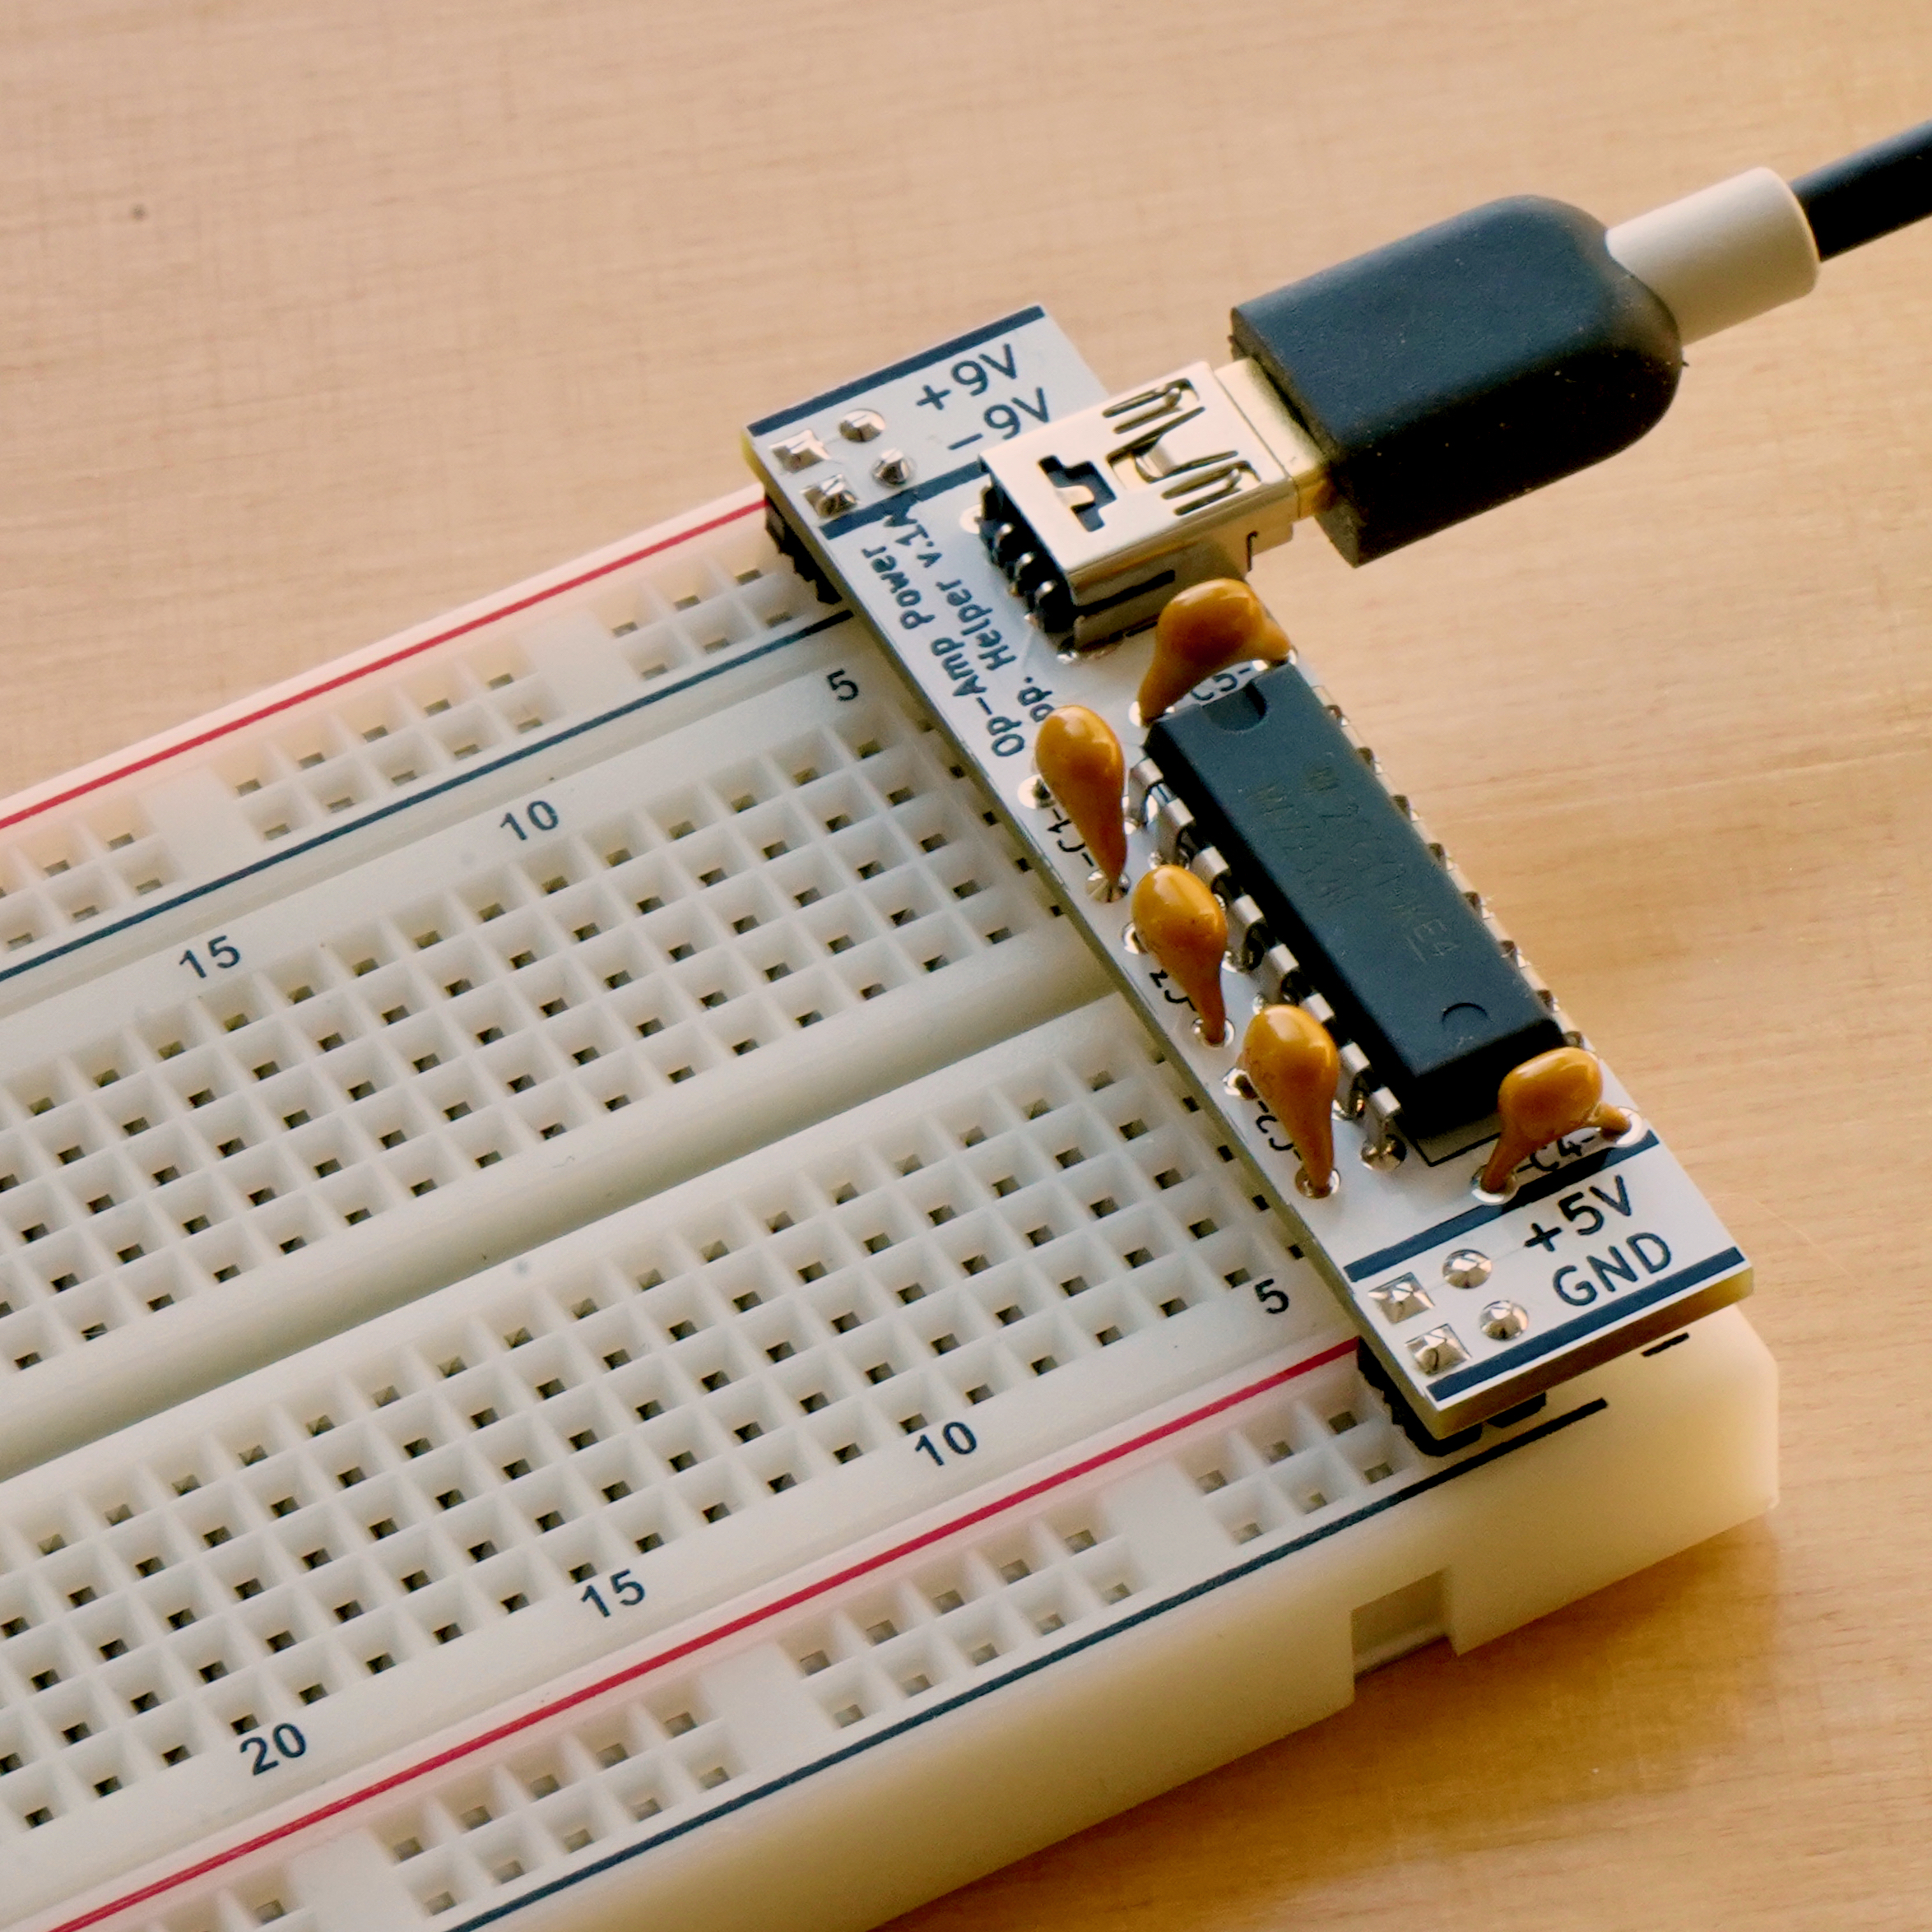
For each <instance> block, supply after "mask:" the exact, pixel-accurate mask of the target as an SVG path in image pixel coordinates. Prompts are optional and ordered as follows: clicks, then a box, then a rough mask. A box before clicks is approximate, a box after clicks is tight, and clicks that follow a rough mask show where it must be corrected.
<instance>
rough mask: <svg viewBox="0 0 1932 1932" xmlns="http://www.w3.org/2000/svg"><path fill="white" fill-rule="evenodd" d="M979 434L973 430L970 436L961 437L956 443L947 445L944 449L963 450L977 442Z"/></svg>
mask: <svg viewBox="0 0 1932 1932" xmlns="http://www.w3.org/2000/svg"><path fill="white" fill-rule="evenodd" d="M980 434H981V432H980V431H979V430H974V431H973V434H971V435H970V436H962V437H961V438H960V439H959V441H958V442H957V443H949V444H947V445H946V448H948V449H964V448H965V447H966V445H967V444H968V443H977V442H978V440H979V439H980Z"/></svg>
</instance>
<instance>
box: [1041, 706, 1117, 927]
mask: <svg viewBox="0 0 1932 1932" xmlns="http://www.w3.org/2000/svg"><path fill="white" fill-rule="evenodd" d="M1033 765H1034V769H1036V770H1037V771H1038V773H1039V774H1040V781H1041V783H1043V784H1044V785H1045V786H1046V787H1047V790H1048V791H1049V792H1052V794H1053V798H1054V801H1055V802H1056V803H1057V805H1058V806H1059V807H1060V809H1061V810H1062V811H1063V812H1065V813H1066V815H1067V817H1068V818H1070V820H1072V821H1073V829H1075V831H1076V832H1078V833H1079V834H1080V843H1082V844H1083V845H1084V846H1085V847H1086V848H1087V850H1088V851H1089V852H1091V853H1092V854H1093V857H1094V865H1095V866H1096V867H1097V868H1098V871H1099V873H1100V875H1101V877H1102V878H1103V880H1105V881H1106V884H1107V886H1108V890H1109V891H1110V892H1112V891H1115V890H1117V889H1118V888H1119V885H1120V882H1121V875H1122V873H1123V872H1125V871H1126V869H1127V829H1126V820H1124V818H1123V817H1122V801H1121V794H1122V788H1123V787H1124V786H1125V785H1126V776H1127V757H1126V753H1125V752H1124V751H1123V750H1122V749H1121V741H1120V740H1119V739H1118V738H1117V737H1116V736H1114V732H1113V727H1112V726H1111V725H1110V724H1108V722H1107V720H1106V719H1105V718H1102V717H1101V716H1100V715H1099V713H1098V712H1093V711H1089V710H1088V709H1087V708H1086V707H1085V706H1084V704H1062V705H1061V707H1060V708H1059V709H1058V710H1057V711H1055V712H1052V713H1049V714H1048V715H1047V722H1045V723H1044V724H1043V725H1042V726H1041V727H1040V730H1039V735H1038V737H1036V738H1035V739H1034V740H1033Z"/></svg>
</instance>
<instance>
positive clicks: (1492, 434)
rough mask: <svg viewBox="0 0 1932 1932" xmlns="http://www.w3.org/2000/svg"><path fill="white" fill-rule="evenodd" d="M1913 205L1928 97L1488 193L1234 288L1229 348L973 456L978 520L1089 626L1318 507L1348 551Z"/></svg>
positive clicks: (1480, 492) (1587, 426)
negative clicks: (1802, 144) (981, 469)
mask: <svg viewBox="0 0 1932 1932" xmlns="http://www.w3.org/2000/svg"><path fill="white" fill-rule="evenodd" d="M1928 215H1932V122H1928V123H1926V124H1925V126H1923V127H1920V128H1914V129H1912V130H1911V131H1910V132H1906V133H1903V134H1900V135H1897V136H1895V137H1893V138H1892V139H1891V140H1888V141H1884V142H1879V143H1878V144H1877V145H1876V146H1872V147H1869V148H1865V149H1864V150H1862V151H1860V152H1859V153H1856V154H1854V155H1851V156H1846V158H1845V159H1844V160H1840V161H1836V162H1833V163H1832V164H1831V165H1828V166H1827V167H1823V168H1820V169H1818V170H1815V171H1814V173H1812V174H1806V175H1804V176H1802V177H1800V179H1798V180H1797V181H1795V182H1792V183H1786V181H1785V180H1783V179H1781V177H1780V176H1778V175H1777V174H1775V173H1773V172H1772V170H1770V169H1768V168H1756V169H1753V170H1749V172H1747V173H1745V174H1739V175H1736V176H1734V177H1733V178H1732V179H1730V180H1728V181H1724V182H1720V183H1717V184H1716V186H1714V187H1711V188H1705V189H1702V191H1700V192H1699V193H1696V194H1693V195H1689V196H1687V197H1684V199H1683V200H1682V201H1678V202H1670V203H1669V204H1668V205H1666V206H1665V207H1661V208H1658V209H1656V210H1654V211H1651V213H1649V214H1647V215H1642V216H1637V218H1636V219H1635V220H1634V221H1626V222H1623V223H1622V224H1620V225H1618V226H1616V227H1613V228H1606V227H1605V225H1603V224H1602V223H1601V222H1600V221H1597V220H1596V219H1595V217H1594V216H1590V215H1587V214H1586V213H1584V212H1583V211H1582V210H1581V209H1578V208H1572V207H1568V206H1567V205H1566V204H1564V203H1563V202H1554V201H1549V200H1545V199H1543V198H1541V197H1534V196H1522V197H1515V198H1512V199H1510V200H1506V201H1498V202H1489V203H1488V204H1487V205H1486V206H1484V207H1479V208H1474V209H1471V210H1470V211H1469V212H1468V213H1466V214H1463V215H1458V216H1455V217H1454V218H1453V219H1451V220H1450V221H1443V222H1440V223H1438V224H1437V225H1435V226H1433V227H1431V228H1425V229H1423V230H1421V231H1420V232H1419V233H1418V234H1415V235H1410V236H1407V237H1406V238H1405V239H1402V240H1400V241H1397V242H1393V243H1391V244H1389V245H1388V246H1386V247H1385V248H1377V249H1373V250H1372V251H1371V252H1370V253H1368V254H1365V255H1358V256H1357V257H1355V258H1354V260H1352V261H1348V262H1340V263H1339V264H1337V265H1336V266H1335V267H1332V268H1326V269H1323V270H1322V271H1321V272H1319V273H1317V274H1315V275H1312V276H1307V278H1306V279H1305V280H1303V281H1297V282H1291V283H1289V285H1288V286H1285V287H1284V288H1279V289H1276V290H1273V291H1272V292H1271V293H1270V294H1268V295H1261V296H1257V297H1256V299H1255V300H1252V301H1250V302H1244V303H1242V304H1241V305H1240V306H1239V307H1238V308H1237V309H1235V311H1234V313H1233V347H1234V351H1235V353H1236V355H1237V356H1238V358H1239V360H1237V361H1236V362H1234V363H1233V364H1232V365H1228V366H1227V367H1225V368H1223V369H1210V368H1209V367H1208V366H1207V365H1205V364H1196V365H1190V366H1189V367H1188V368H1187V369H1182V370H1178V371H1176V372H1175V373H1174V374H1171V375H1168V376H1165V377H1163V378H1161V379H1159V381H1157V382H1155V383H1150V384H1147V385H1145V386H1143V387H1142V388H1140V389H1138V390H1135V391H1132V392H1129V393H1127V394H1126V395H1124V396H1120V397H1113V398H1111V399H1110V400H1109V401H1108V402H1105V403H1103V404H1101V405H1100V406H1098V407H1097V408H1095V409H1092V410H1088V411H1083V412H1081V413H1080V414H1078V415H1075V416H1068V417H1066V418H1062V419H1061V420H1058V421H1057V422H1054V423H1052V424H1050V425H1047V427H1046V428H1044V429H1042V430H1037V431H1034V432H1033V433H1032V434H1029V435H1027V436H1024V437H1021V438H1018V439H1015V440H1014V441H1012V442H1010V443H1008V444H1004V445H1002V446H1001V448H999V449H998V450H996V452H994V453H992V454H991V455H989V456H988V457H987V458H986V467H987V472H988V476H989V481H988V485H987V493H986V507H985V516H984V518H983V521H982V534H983V536H984V538H985V541H986V543H987V547H988V549H989V550H991V551H992V554H993V555H994V557H995V558H996V560H998V561H999V563H1000V564H1001V566H1002V567H1003V568H1004V569H1005V572H1006V574H1007V576H1008V578H1009V579H1010V582H1011V583H1013V585H1014V587H1015V590H1017V591H1018V592H1019V593H1020V594H1021V595H1022V596H1023V597H1025V598H1026V599H1027V601H1028V603H1029V606H1030V608H1031V609H1032V611H1033V615H1034V616H1035V617H1036V619H1037V620H1038V621H1039V623H1040V624H1041V625H1042V626H1043V628H1044V629H1046V630H1047V632H1048V633H1049V634H1052V636H1054V637H1055V638H1056V639H1059V640H1061V641H1063V642H1067V643H1072V644H1074V645H1075V646H1087V645H1093V644H1099V643H1107V642H1108V641H1110V640H1111V639H1113V638H1116V637H1118V636H1120V635H1122V634H1124V633H1126V632H1127V631H1130V630H1134V629H1140V628H1141V627H1143V626H1144V625H1146V624H1149V623H1150V622H1152V620H1153V619H1154V616H1155V615H1158V613H1159V609H1160V606H1162V605H1163V604H1164V603H1165V601H1167V599H1168V597H1171V596H1172V595H1173V593H1174V592H1175V591H1177V590H1180V589H1183V588H1185V587H1187V585H1188V584H1190V583H1196V582H1199V581H1201V580H1202V579H1204V578H1208V577H1214V576H1224V575H1228V574H1241V573H1242V572H1243V571H1245V569H1246V568H1247V563H1248V562H1249V561H1250V560H1252V555H1253V553H1254V552H1255V551H1256V550H1260V549H1264V548H1266V547H1267V546H1269V545H1270V544H1273V543H1278V542H1279V541H1283V539H1284V537H1285V536H1288V535H1289V533H1290V532H1292V529H1293V525H1294V523H1295V522H1298V521H1299V520H1301V519H1302V518H1307V517H1311V516H1312V517H1314V518H1317V519H1318V520H1319V521H1320V522H1321V527H1322V528H1323V530H1324V531H1325V532H1326V534H1327V535H1328V536H1329V537H1330V538H1331V541H1333V542H1334V544H1335V547H1336V548H1337V549H1338V550H1340V552H1341V553H1342V555H1344V556H1345V557H1346V558H1347V559H1348V560H1349V562H1350V563H1351V564H1365V563H1368V562H1370V561H1372V560H1373V559H1375V558H1377V557H1380V556H1386V555H1387V554H1388V553H1389V552H1390V551H1391V550H1400V549H1401V548H1402V547H1404V546H1405V545H1408V544H1411V543H1414V541H1417V540H1418V539H1419V538H1420V537H1423V536H1431V535H1433V533H1434V532H1437V531H1438V530H1442V529H1446V528H1447V527H1449V526H1450V525H1451V524H1452V523H1458V522H1462V521H1463V520H1464V519H1465V518H1470V517H1473V516H1475V515H1478V514H1479V513H1481V512H1482V511H1484V510H1487V509H1493V508H1495V507H1496V506H1497V505H1498V504H1503V503H1507V502H1508V501H1510V500H1511V499H1512V498H1515V497H1517V496H1521V495H1525V494H1526V493H1527V492H1528V491H1530V490H1535V489H1540V487H1541V486H1542V485H1544V484H1546V483H1551V482H1554V481H1556V480H1557V479H1558V478H1559V477H1562V476H1569V475H1571V474H1572V472H1574V471H1577V470H1581V469H1584V468H1586V467H1588V466H1589V465H1591V464H1592V463H1595V462H1601V461H1602V460H1603V459H1604V458H1605V457H1608V456H1611V455H1614V453H1616V452H1617V451H1618V450H1619V449H1623V448H1627V447H1628V445H1629V444H1632V443H1634V442H1635V441H1636V440H1637V438H1638V437H1640V436H1642V434H1644V433H1645V432H1646V430H1650V429H1651V428H1652V427H1653V426H1654V425H1656V422H1657V421H1658V420H1660V418H1661V417H1662V416H1663V414H1664V412H1665V410H1666V409H1667V408H1668V407H1669V406H1670V401H1671V398H1672V397H1673V396H1674V395H1675V393H1676V390H1677V384H1678V380H1679V375H1680V374H1681V372H1682V369H1683V366H1684V346H1685V345H1686V344H1687V343H1690V342H1694V341H1700V340H1702V338H1703V337H1706V336H1710V335H1714V334H1716V333H1717V332H1718V331H1719V330H1721V329H1725V328H1729V327H1733V326H1734V325H1735V324H1736V323H1739V322H1744V321H1746V320H1748V319H1749V318H1750V317H1752V316H1753V315H1759V314H1762V313H1764V312H1765V311H1766V310H1767V309H1773V308H1776V307H1777V306H1779V305H1780V304H1782V303H1785V302H1789V301H1792V300H1795V299H1796V298H1797V297H1799V296H1800V295H1805V294H1807V293H1809V290H1810V289H1811V288H1812V286H1814V283H1815V282H1816V281H1817V279H1818V265H1819V263H1820V262H1822V261H1828V260H1829V259H1831V258H1832V257H1834V256H1837V255H1841V254H1842V253H1845V252H1846V250H1847V249H1849V248H1856V247H1859V246H1860V245H1861V244H1864V243H1865V242H1868V241H1871V240H1874V239H1876V238H1877V237H1879V235H1888V234H1890V233H1892V232H1893V230H1897V229H1899V228H1902V227H1905V226H1906V225H1908V224H1910V223H1911V222H1914V221H1920V220H1922V219H1924V218H1925V216H1928Z"/></svg>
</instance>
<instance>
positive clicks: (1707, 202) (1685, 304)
mask: <svg viewBox="0 0 1932 1932" xmlns="http://www.w3.org/2000/svg"><path fill="white" fill-rule="evenodd" d="M1605 242H1606V244H1608V246H1609V251H1610V253H1611V254H1612V255H1613V256H1614V258H1616V260H1618V261H1619V262H1622V263H1623V266H1624V267H1626V268H1628V270H1629V271H1630V272H1631V273H1632V275H1634V276H1636V277H1637V280H1638V281H1642V282H1644V283H1646V284H1647V285H1648V286H1650V287H1651V289H1652V290H1655V291H1656V295H1657V296H1658V298H1659V299H1660V300H1661V301H1662V302H1663V304H1664V306H1665V308H1667V309H1669V310H1670V313H1671V314H1672V316H1673V317H1674V318H1675V319H1676V323H1677V331H1678V333H1679V336H1680V337H1682V338H1683V339H1684V341H1686V342H1695V341H1702V338H1703V337H1706V336H1714V335H1716V333H1717V332H1718V331H1719V330H1720V329H1727V328H1730V327H1732V325H1733V324H1734V323H1740V322H1748V321H1749V320H1750V318H1752V317H1753V315H1762V314H1763V313H1764V312H1765V311H1766V310H1767V309H1776V308H1777V307H1778V306H1779V305H1780V304H1781V303H1785V302H1795V301H1796V300H1797V299H1798V298H1799V297H1800V295H1809V293H1810V292H1811V290H1812V287H1813V286H1814V284H1815V283H1816V281H1818V244H1816V243H1815V242H1814V240H1813V239H1812V234H1811V224H1810V223H1809V221H1807V220H1806V219H1805V216H1804V209H1803V208H1802V207H1800V206H1799V203H1798V197H1796V196H1795V194H1793V193H1792V192H1791V190H1790V187H1789V186H1788V185H1787V183H1786V182H1785V181H1784V180H1783V179H1782V178H1781V176H1779V175H1777V174H1774V173H1773V172H1772V170H1770V169H1769V168H1753V169H1751V170H1749V171H1748V172H1747V173H1745V174H1734V175H1733V176H1732V177H1731V179H1730V180H1728V181H1720V182H1718V183H1716V185H1715V186H1714V187H1711V188H1700V189H1699V190H1698V191H1697V193H1695V194H1688V195H1686V196H1685V197H1684V199H1683V200H1682V201H1676V202H1666V203H1665V205H1664V207H1660V208H1653V209H1652V210H1651V211H1650V213H1649V214H1647V215H1639V216H1637V218H1636V219H1635V220H1634V221H1624V222H1621V223H1619V225H1617V226H1616V227H1614V228H1613V229H1612V230H1610V231H1609V234H1608V235H1606V236H1605Z"/></svg>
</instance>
